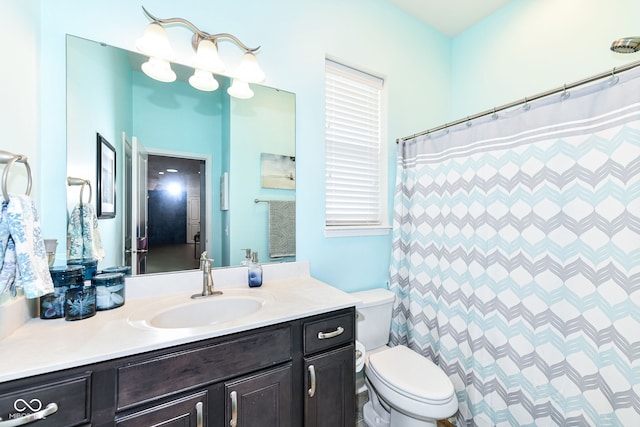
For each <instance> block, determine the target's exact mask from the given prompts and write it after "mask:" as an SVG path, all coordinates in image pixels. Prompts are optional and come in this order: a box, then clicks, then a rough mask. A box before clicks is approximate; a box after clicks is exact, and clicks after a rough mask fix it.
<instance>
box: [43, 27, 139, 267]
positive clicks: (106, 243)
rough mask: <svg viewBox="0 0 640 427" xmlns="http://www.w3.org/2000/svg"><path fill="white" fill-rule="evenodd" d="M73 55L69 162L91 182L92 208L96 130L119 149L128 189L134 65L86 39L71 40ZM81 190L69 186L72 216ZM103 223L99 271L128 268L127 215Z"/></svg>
mask: <svg viewBox="0 0 640 427" xmlns="http://www.w3.org/2000/svg"><path fill="white" fill-rule="evenodd" d="M67 54H68V56H67V57H68V59H69V62H70V64H69V65H70V67H69V70H71V71H70V72H71V73H72V74H70V75H69V79H68V81H67V95H68V96H67V151H68V153H69V159H72V160H70V161H68V162H67V174H68V176H72V177H75V178H82V179H88V180H90V181H91V183H92V204H93V206H94V207H96V206H97V204H96V201H97V190H98V189H97V186H96V183H97V170H96V159H97V152H98V151H97V138H96V132H99V133H100V135H102V136H103V137H104V138H105V139H106V140H107V141H108V142H109V143H110V144H111V145H112V146H113V147H114V148H115V150H116V153H117V156H116V162H117V164H116V175H117V177H116V188H121V187H122V176H123V174H122V171H123V170H124V167H123V165H124V162H123V159H124V156H123V154H122V153H123V150H122V132H123V131H125V132H126V133H127V134H128V135H130V134H131V129H132V123H131V120H132V116H131V105H132V103H131V96H132V95H131V82H132V76H131V75H132V73H131V67H130V66H129V64H128V61H127V58H126V56H125V55H122V54H120V53H119V52H117V51H116V50H115V49H110V48H99V47H98V48H97V49H96V43H94V42H91V41H87V40H84V39H79V38H72V39H70V40H69V43H68V44H67ZM87 58H88V59H89V60H87ZM80 189H81V188H80V187H79V186H68V187H67V192H66V200H67V212H71V210H72V209H73V208H74V207H75V206H76V205H77V204H78V203H79V202H80ZM117 194H118V195H121V194H122V192H121V191H118V193H117ZM83 199H84V202H87V201H88V200H89V196H88V195H87V191H86V190H85V192H84V193H83ZM122 202H123V201H122V198H121V197H118V196H117V197H116V210H119V209H120V206H121V204H122ZM99 223H100V226H99V227H100V237H101V241H102V244H103V247H104V251H105V257H104V259H103V260H101V261H100V262H99V263H98V267H99V268H103V267H109V266H113V265H122V264H123V262H124V256H123V253H122V248H123V246H124V245H123V235H122V231H121V230H122V227H123V218H122V215H116V217H115V218H109V219H101V220H100V221H99ZM57 249H58V250H57V254H56V264H63V265H64V263H65V260H66V252H65V249H66V241H65V240H59V241H58V248H57Z"/></svg>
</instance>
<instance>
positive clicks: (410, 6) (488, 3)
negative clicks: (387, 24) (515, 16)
mask: <svg viewBox="0 0 640 427" xmlns="http://www.w3.org/2000/svg"><path fill="white" fill-rule="evenodd" d="M388 1H389V2H390V3H393V4H395V5H396V6H398V7H399V8H400V9H403V10H405V11H406V12H409V13H410V14H411V15H413V16H415V17H416V18H418V19H420V20H421V21H423V22H425V23H427V24H428V25H429V26H431V27H433V28H435V29H436V30H438V31H440V32H441V33H443V34H445V35H447V36H449V37H455V36H457V35H458V34H460V33H461V32H463V31H465V30H466V29H468V28H470V27H472V26H473V25H475V24H476V23H477V22H479V21H481V20H482V19H484V18H486V17H487V16H489V15H491V14H492V13H493V12H495V11H496V10H498V9H500V8H501V7H502V6H504V5H506V4H507V3H509V2H510V1H511V0H388Z"/></svg>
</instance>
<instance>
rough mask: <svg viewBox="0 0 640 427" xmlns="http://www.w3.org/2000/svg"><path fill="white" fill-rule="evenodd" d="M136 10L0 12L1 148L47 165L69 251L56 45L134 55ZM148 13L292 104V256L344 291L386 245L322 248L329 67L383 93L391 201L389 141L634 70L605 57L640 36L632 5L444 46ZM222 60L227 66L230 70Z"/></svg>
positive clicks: (550, 8)
mask: <svg viewBox="0 0 640 427" xmlns="http://www.w3.org/2000/svg"><path fill="white" fill-rule="evenodd" d="M141 5H142V2H138V1H130V0H111V1H106V0H99V1H98V0H96V1H92V2H87V1H84V0H58V1H55V2H52V1H44V0H21V1H19V2H18V1H15V0H0V10H1V12H2V13H0V22H1V23H2V24H3V25H2V27H1V28H3V30H2V31H3V32H4V33H5V34H3V35H5V37H2V38H0V40H1V41H0V47H2V48H3V52H5V53H6V54H7V55H8V57H11V58H15V62H16V63H19V64H20V65H21V66H20V67H13V68H12V67H3V70H2V73H3V77H4V78H3V81H11V82H16V84H12V85H8V86H7V88H8V90H9V93H8V96H6V97H5V98H4V99H11V102H10V103H8V102H2V103H1V105H2V107H3V109H2V111H3V113H4V114H0V124H1V125H2V126H0V132H1V134H0V135H2V145H3V148H5V149H9V150H15V151H24V152H26V154H28V155H30V156H31V157H32V158H33V162H34V163H35V164H36V165H39V164H40V162H41V160H40V159H46V164H45V165H43V166H42V168H40V167H37V170H39V171H40V173H39V176H37V177H36V185H35V188H34V194H35V195H36V202H37V203H38V204H39V205H40V206H46V209H44V210H42V216H43V227H44V232H45V234H46V235H47V236H51V237H58V238H64V237H65V236H64V231H63V230H62V231H61V229H60V224H64V223H66V218H65V212H64V211H65V210H64V209H60V208H55V207H54V208H49V207H51V206H56V204H59V201H60V200H62V198H64V191H65V189H64V184H63V182H64V178H65V169H64V168H62V167H59V165H62V164H64V159H65V155H64V150H63V147H64V143H63V142H64V141H65V138H66V134H65V115H64V114H65V113H64V111H65V105H64V98H65V83H64V82H65V67H64V54H65V53H64V35H65V34H66V33H69V34H74V35H78V36H82V37H86V38H89V39H93V40H98V41H104V42H107V43H110V44H113V45H116V46H119V47H123V48H126V49H129V50H134V43H135V39H136V38H137V37H139V36H140V34H141V33H142V30H143V29H144V27H145V25H146V24H147V22H148V21H147V20H146V18H145V17H144V16H143V14H142V12H141V9H140V6H141ZM146 6H147V7H148V8H149V9H150V10H151V12H152V13H154V14H156V15H158V16H160V17H169V16H182V17H185V18H187V19H191V20H193V21H194V23H196V24H197V25H200V26H201V27H203V28H204V29H206V30H208V31H212V32H218V31H226V32H231V33H233V34H236V35H237V36H239V37H240V38H241V39H242V40H245V41H246V43H248V44H256V45H257V44H260V45H261V46H262V49H261V52H260V53H259V55H258V58H259V60H260V63H261V65H262V67H263V68H264V70H265V72H266V74H267V76H268V81H267V84H269V85H271V86H275V87H280V88H283V89H285V90H288V91H291V92H294V93H296V96H297V97H296V103H297V123H296V125H297V130H296V139H297V153H296V154H297V164H298V177H297V179H298V182H297V184H298V194H297V201H298V211H297V214H298V215H297V216H298V230H297V234H298V255H299V258H300V259H309V260H310V261H311V266H312V273H313V274H314V276H316V277H318V278H320V279H322V280H325V281H327V282H329V283H332V284H334V285H336V286H338V287H340V288H342V289H346V290H355V289H361V288H367V287H374V286H382V285H384V283H385V281H386V279H387V270H388V264H389V252H390V237H374V238H332V239H328V238H325V237H324V235H323V224H324V213H323V212H324V198H323V193H324V178H323V177H324V170H323V167H322V164H323V159H324V82H323V77H324V58H325V56H329V57H331V58H333V59H337V60H341V61H343V62H346V63H348V64H350V65H353V66H356V67H359V68H362V69H364V70H367V71H370V72H374V73H376V74H379V75H381V76H382V77H384V78H385V80H386V84H387V86H386V87H387V90H388V113H387V118H388V121H389V130H388V137H387V141H388V153H389V156H390V160H389V170H390V174H389V182H390V185H389V195H390V197H391V194H392V187H393V185H392V184H391V183H393V180H394V174H395V166H394V150H395V143H394V140H395V138H397V137H400V136H405V135H409V134H412V133H414V132H418V131H421V130H424V129H426V128H429V127H434V126H437V125H440V124H442V123H444V122H447V121H451V120H453V119H457V118H460V117H464V116H466V115H470V114H474V113H477V112H478V111H480V110H484V109H489V108H491V107H493V106H495V105H500V104H502V103H506V102H510V101H513V100H514V99H518V98H522V97H525V96H527V95H531V94H533V93H536V92H539V91H542V90H546V89H549V88H551V87H556V86H559V85H562V84H563V83H565V82H567V81H573V80H577V79H580V78H582V77H585V76H587V75H590V74H593V73H597V72H600V71H603V70H605V69H609V68H612V67H613V66H616V65H621V64H624V63H626V62H628V61H631V60H635V59H639V58H638V55H630V56H629V55H627V56H622V55H615V54H613V53H610V52H609V51H608V46H609V44H610V42H611V40H613V39H615V38H618V37H622V36H627V35H634V34H637V33H638V31H639V30H640V29H639V28H638V27H639V26H640V24H638V20H637V17H638V16H640V2H638V1H637V0H616V2H615V4H611V3H610V2H604V1H601V0H514V1H512V2H510V3H509V4H508V5H507V6H506V7H505V8H504V9H503V10H501V11H499V12H498V13H496V14H495V15H493V16H490V17H489V18H487V19H486V20H484V21H483V22H481V23H480V24H479V25H477V26H476V27H474V28H472V29H471V30H469V31H467V32H465V33H463V34H461V35H460V36H458V37H456V38H454V39H453V40H452V41H451V40H450V39H448V38H446V37H444V36H443V35H441V34H439V33H437V32H436V31H434V30H432V29H431V28H429V27H427V26H425V25H423V24H421V23H420V22H418V21H417V20H415V19H413V18H411V17H409V16H407V15H406V14H405V13H404V12H402V11H400V10H399V9H397V8H395V7H394V6H392V5H391V4H389V3H387V2H385V1H383V0H348V1H344V0H342V1H341V0H327V1H323V2H317V1H313V0H298V1H291V0H289V1H285V0H273V1H268V2H266V1H265V2H255V1H248V0H242V1H233V2H231V1H225V2H221V1H212V2H198V3H196V2H188V3H187V2H183V3H176V2H173V1H169V0H155V1H154V2H153V4H148V2H147V4H146ZM204 17H206V19H205V18H204ZM187 33H188V32H187V31H181V30H178V29H175V30H171V31H170V37H171V39H172V41H173V44H174V46H175V47H176V48H177V49H178V50H179V53H180V54H181V55H182V56H184V57H186V56H188V55H191V52H190V51H189V50H190V47H189V46H188V43H186V42H185V41H184V39H186V38H188V34H187ZM7 34H9V37H7V36H6V35H7ZM38 37H39V38H38ZM227 47H228V49H221V55H222V56H223V58H225V59H226V60H227V61H229V62H232V61H234V60H236V61H237V59H235V54H236V52H234V49H233V48H232V47H230V46H227ZM51 165H57V167H51ZM52 183H57V184H53V185H52ZM18 184H19V183H18ZM43 186H44V187H45V188H47V191H46V194H42V193H43V191H42V188H43ZM223 227H224V226H223ZM58 233H59V234H58Z"/></svg>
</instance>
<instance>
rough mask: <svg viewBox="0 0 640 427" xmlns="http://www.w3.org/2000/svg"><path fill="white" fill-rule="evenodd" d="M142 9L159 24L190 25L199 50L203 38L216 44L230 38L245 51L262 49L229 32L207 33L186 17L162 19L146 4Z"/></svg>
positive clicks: (194, 47) (195, 48)
mask: <svg viewBox="0 0 640 427" xmlns="http://www.w3.org/2000/svg"><path fill="white" fill-rule="evenodd" d="M142 10H143V11H144V14H145V15H147V17H148V18H149V19H151V20H152V21H154V22H157V23H159V24H172V23H179V24H184V25H186V26H187V27H189V28H190V29H191V30H192V31H193V33H194V34H193V38H192V39H191V45H192V46H193V49H194V50H197V48H198V43H199V42H200V40H203V39H205V40H211V41H212V42H213V43H214V44H216V45H217V40H218V39H229V40H231V41H233V42H234V43H235V44H236V45H238V47H240V48H241V49H243V50H244V51H245V52H256V51H257V50H258V49H260V46H258V47H254V48H251V47H248V46H247V45H245V44H244V43H242V42H241V41H240V40H239V39H238V38H237V37H236V36H234V35H233V34H229V33H219V34H209V33H206V32H204V31H202V30H200V29H199V28H198V27H196V26H195V25H193V24H192V23H191V22H189V21H187V20H186V19H183V18H168V19H160V18H157V17H155V16H153V15H152V14H151V13H149V11H148V10H147V9H145V7H144V6H142Z"/></svg>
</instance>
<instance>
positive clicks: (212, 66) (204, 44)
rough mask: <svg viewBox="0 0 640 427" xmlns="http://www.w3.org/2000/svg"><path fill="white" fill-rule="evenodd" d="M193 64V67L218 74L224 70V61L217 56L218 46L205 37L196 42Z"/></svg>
mask: <svg viewBox="0 0 640 427" xmlns="http://www.w3.org/2000/svg"><path fill="white" fill-rule="evenodd" d="M194 66H195V68H199V69H201V70H206V71H210V72H212V73H218V74H220V73H223V72H224V70H225V66H224V63H223V62H222V60H221V59H220V56H218V48H217V47H216V45H215V44H214V43H213V42H212V41H211V40H206V39H205V40H201V41H200V43H198V50H197V51H196V59H195V61H194Z"/></svg>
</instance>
